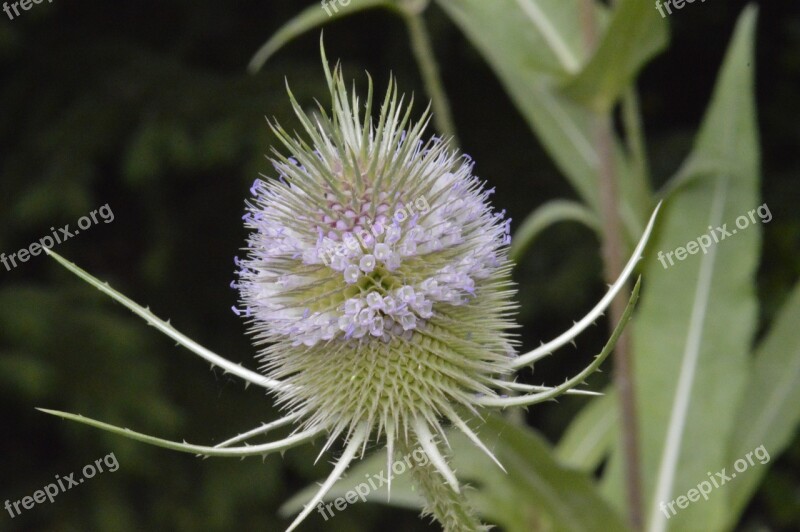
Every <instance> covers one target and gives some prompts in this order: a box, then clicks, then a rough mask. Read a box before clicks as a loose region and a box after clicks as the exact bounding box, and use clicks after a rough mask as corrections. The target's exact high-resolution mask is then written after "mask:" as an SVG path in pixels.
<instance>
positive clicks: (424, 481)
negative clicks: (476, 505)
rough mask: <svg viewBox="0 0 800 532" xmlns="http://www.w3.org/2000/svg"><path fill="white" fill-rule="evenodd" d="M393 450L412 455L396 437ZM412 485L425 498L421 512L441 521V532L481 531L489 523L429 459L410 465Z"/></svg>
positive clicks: (407, 446)
mask: <svg viewBox="0 0 800 532" xmlns="http://www.w3.org/2000/svg"><path fill="white" fill-rule="evenodd" d="M397 453H398V454H399V455H400V456H412V449H411V447H410V446H409V445H408V444H407V443H406V442H402V441H399V442H398V446H397ZM411 475H412V477H413V478H414V485H415V486H416V487H417V488H418V489H419V490H420V493H421V495H422V497H423V498H424V499H425V508H424V509H423V511H422V515H423V516H428V515H429V516H433V518H434V519H436V521H438V522H439V524H440V525H442V530H443V531H444V532H485V531H487V530H489V527H488V526H486V525H484V524H482V523H481V522H480V519H478V517H477V516H476V515H475V511H474V510H473V509H472V506H471V505H470V504H469V502H467V500H466V497H464V494H463V489H462V493H456V492H455V491H454V490H453V488H452V487H451V486H450V485H449V484H448V483H447V482H446V481H445V479H444V477H442V475H441V474H440V473H439V472H438V471H437V470H436V468H435V467H434V465H433V464H432V463H431V462H430V460H426V461H425V462H424V463H423V462H418V461H415V462H414V466H413V467H412V468H411Z"/></svg>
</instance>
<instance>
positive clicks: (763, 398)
mask: <svg viewBox="0 0 800 532" xmlns="http://www.w3.org/2000/svg"><path fill="white" fill-rule="evenodd" d="M798 323H800V283H798V284H797V285H795V287H794V290H793V291H792V293H791V295H790V296H789V299H788V301H787V302H786V304H785V305H784V307H783V308H782V309H781V312H780V314H779V315H778V316H777V318H776V319H775V321H774V323H773V325H772V328H771V329H770V331H769V333H768V334H767V337H766V338H765V339H764V340H763V341H762V342H761V344H760V345H759V347H758V349H757V350H756V354H755V364H754V366H753V370H752V372H751V376H750V379H749V380H748V384H747V389H748V390H749V391H751V392H752V393H748V394H747V395H745V396H744V397H742V402H741V405H740V406H739V415H738V416H737V420H736V430H735V431H734V435H733V439H732V440H731V446H730V452H729V453H728V463H729V464H733V463H734V462H735V461H736V460H738V459H741V458H745V457H746V455H747V454H748V453H751V452H752V451H753V450H754V449H755V448H757V447H759V446H761V445H763V446H764V450H765V451H766V452H767V453H768V454H767V456H768V458H767V460H774V459H776V458H777V456H778V455H779V454H780V453H781V452H782V451H783V450H784V449H786V447H787V446H788V445H789V444H790V443H791V442H792V439H793V438H794V436H795V434H797V429H798V425H800V335H798V334H797V324H798ZM761 456H763V453H761ZM754 461H755V467H752V466H750V467H749V469H747V473H746V474H741V475H739V476H737V478H736V482H734V483H733V484H732V485H731V493H730V502H729V514H728V517H729V521H728V523H729V527H730V528H733V525H734V524H735V523H736V522H737V520H738V516H739V515H740V514H741V512H742V511H743V510H744V508H745V506H747V502H748V501H749V500H750V497H752V496H753V493H754V492H755V490H756V488H757V487H758V485H759V483H760V481H761V479H763V478H764V475H765V474H766V472H767V468H768V467H769V466H767V465H765V464H762V463H760V462H759V461H758V459H757V458H755V459H754ZM768 463H769V462H768ZM748 465H749V462H748Z"/></svg>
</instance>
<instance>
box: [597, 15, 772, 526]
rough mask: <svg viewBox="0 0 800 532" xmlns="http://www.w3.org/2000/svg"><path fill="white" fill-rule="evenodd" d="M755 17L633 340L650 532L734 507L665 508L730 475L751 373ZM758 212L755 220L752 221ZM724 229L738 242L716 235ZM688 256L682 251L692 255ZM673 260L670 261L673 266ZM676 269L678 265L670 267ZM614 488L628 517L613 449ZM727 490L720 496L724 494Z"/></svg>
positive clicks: (664, 236)
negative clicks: (724, 472) (689, 249)
mask: <svg viewBox="0 0 800 532" xmlns="http://www.w3.org/2000/svg"><path fill="white" fill-rule="evenodd" d="M755 21H756V10H755V9H753V8H749V9H747V10H745V12H744V13H743V15H742V16H741V18H740V21H739V24H738V26H737V30H736V34H735V36H734V38H733V42H732V44H731V46H730V48H729V51H728V54H727V58H726V60H725V63H724V65H723V68H722V72H721V74H720V77H719V80H718V83H717V87H716V89H715V92H714V96H713V99H712V103H711V106H710V108H709V110H708V112H707V114H706V117H705V119H704V122H703V126H702V128H701V131H700V133H699V135H698V138H697V140H696V143H695V146H694V149H693V152H692V154H691V156H690V158H689V159H688V161H687V163H686V164H685V165H684V168H683V170H682V171H681V172H680V173H679V178H678V180H677V181H676V183H675V186H673V187H672V189H671V191H672V192H671V196H670V197H669V198H668V199H667V202H666V204H665V207H664V208H665V211H664V214H663V217H662V218H661V221H662V224H661V227H660V234H659V236H658V238H657V240H656V241H655V242H654V243H653V247H652V251H651V253H650V255H649V257H648V259H647V262H646V265H645V268H644V273H643V276H644V277H645V279H647V290H646V292H645V294H644V296H643V298H642V305H641V312H640V314H639V315H638V317H637V321H636V324H635V326H634V328H633V343H632V345H633V352H634V355H635V368H636V372H635V376H636V389H637V391H638V394H637V399H638V405H637V406H638V412H639V416H640V418H641V421H640V435H641V442H640V443H641V445H640V446H641V457H642V473H643V480H644V501H645V504H646V511H647V514H648V520H649V526H648V530H652V531H655V532H658V531H661V530H665V529H666V528H667V527H668V526H669V527H670V528H672V529H675V530H687V529H692V530H719V529H720V528H721V526H722V525H723V523H725V522H726V521H727V513H728V511H729V510H728V505H727V501H726V498H725V497H724V496H720V495H718V494H715V495H716V496H714V497H711V498H710V499H709V500H708V501H702V502H698V503H695V504H691V505H689V506H688V507H686V508H685V509H678V508H677V507H676V509H677V510H678V511H677V514H676V515H671V516H670V518H669V520H668V519H667V516H666V515H665V513H664V512H663V511H662V510H661V508H660V504H662V503H665V504H666V503H669V502H670V501H672V500H674V499H676V498H677V497H678V496H680V495H685V494H687V492H688V490H689V489H691V488H694V487H696V486H697V484H698V483H699V482H702V481H703V480H706V479H707V478H708V475H707V472H709V471H712V472H714V471H719V470H721V469H722V468H726V467H727V468H730V466H731V464H730V463H729V462H728V456H729V455H728V452H729V449H728V442H729V441H730V438H731V437H732V435H733V433H734V429H735V423H736V420H737V419H738V411H737V410H738V403H739V398H740V397H741V396H742V394H743V393H744V390H745V388H744V386H745V380H746V377H747V374H748V372H749V369H750V368H749V359H748V353H749V352H750V347H751V345H752V342H753V337H754V333H755V325H756V317H757V299H756V294H755V283H754V279H755V273H756V266H757V262H758V252H759V247H760V242H761V229H760V227H759V226H760V223H757V222H758V219H756V221H755V222H752V223H750V222H749V221H748V224H747V225H748V226H747V228H746V229H737V227H736V225H735V221H736V220H737V218H738V219H740V220H741V218H739V217H740V216H743V215H744V216H745V218H747V216H748V212H749V211H752V210H753V209H755V208H756V207H757V206H758V203H759V199H758V185H759V149H758V133H757V126H756V117H755V101H754V75H755V66H754V62H753V43H754V33H755ZM753 212H755V211H753ZM723 224H727V227H726V229H727V230H728V231H731V236H727V237H725V239H724V240H720V241H719V242H718V243H715V242H714V240H713V238H712V236H711V234H710V229H709V226H711V227H713V228H714V229H713V232H714V235H717V236H718V237H721V235H720V232H719V231H717V229H716V228H717V227H722V226H723ZM700 238H702V239H703V242H704V243H705V242H706V241H708V245H707V246H705V250H704V251H702V252H701V251H700V250H699V249H697V247H693V249H694V251H695V254H690V255H686V256H683V254H682V255H681V257H683V258H682V259H678V258H677V256H675V254H674V253H673V250H675V249H677V248H679V247H684V246H687V243H689V242H693V241H694V242H695V244H696V243H697V240H698V239H700ZM685 251H686V250H685V249H684V252H685ZM670 253H672V255H670ZM670 261H672V262H673V265H670ZM615 451H616V452H615V455H614V460H613V463H612V464H611V465H612V467H610V468H609V474H608V475H607V479H606V486H605V487H606V491H607V493H608V494H609V497H610V498H611V499H612V500H614V501H615V502H616V503H617V504H618V505H620V506H622V504H623V503H622V501H623V500H624V496H623V494H622V492H623V490H622V488H621V483H622V475H621V469H622V467H621V463H620V458H621V456H620V455H619V453H620V446H619V445H617V446H616V449H615ZM722 489H724V488H722Z"/></svg>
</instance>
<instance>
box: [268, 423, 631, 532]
mask: <svg viewBox="0 0 800 532" xmlns="http://www.w3.org/2000/svg"><path fill="white" fill-rule="evenodd" d="M481 438H482V439H483V440H484V442H485V443H486V444H487V447H489V449H491V451H492V452H493V453H494V454H495V456H496V457H497V458H498V460H499V461H500V462H501V463H502V464H503V465H504V466H505V468H506V469H507V470H508V473H504V472H503V471H501V470H500V469H499V468H498V467H497V465H496V464H494V463H493V462H492V461H491V459H490V458H488V457H487V456H486V455H485V454H484V453H483V452H481V451H480V450H479V449H478V448H477V447H476V446H475V444H473V443H472V442H471V441H470V440H469V439H468V438H467V437H466V436H464V435H463V434H462V433H460V432H451V433H449V434H448V437H447V439H448V441H449V442H450V445H451V447H452V456H453V458H452V461H453V466H454V467H455V469H456V471H457V472H458V475H459V477H460V478H462V479H466V480H467V481H468V482H471V483H472V486H473V488H474V489H467V490H465V493H466V494H467V496H468V498H469V499H470V502H471V503H473V504H474V505H475V507H476V508H477V510H478V511H479V512H480V513H481V515H482V516H483V517H485V518H486V519H487V520H489V521H491V522H493V523H496V524H498V525H500V526H501V527H503V530H507V531H508V532H530V530H537V529H546V530H565V531H566V530H571V531H583V530H626V526H625V524H624V522H623V521H622V519H621V518H620V516H619V515H618V514H617V513H616V512H615V511H614V510H613V509H611V508H610V507H609V505H608V504H607V503H606V502H605V501H603V499H602V498H601V497H600V495H599V494H598V492H597V490H596V488H595V487H594V485H593V483H592V481H591V479H590V478H589V477H588V476H587V475H586V474H584V473H580V472H578V471H575V470H573V469H569V468H566V467H564V466H562V465H560V464H559V463H558V461H557V460H556V459H555V457H554V456H553V453H552V449H551V447H550V446H549V445H548V444H547V443H546V442H545V441H544V440H543V439H542V438H541V437H540V436H539V435H538V434H536V433H535V432H534V431H532V430H531V429H528V428H523V427H519V426H516V425H514V424H511V423H508V422H507V421H506V420H504V419H503V418H501V417H499V416H495V415H491V416H489V417H488V418H487V420H486V423H485V424H484V425H483V426H482V430H481ZM398 461H399V462H401V463H402V457H400V458H398ZM385 470H386V454H385V452H380V453H376V454H375V455H373V456H371V457H370V458H368V459H367V460H365V461H364V462H362V463H360V464H358V465H356V466H355V467H353V468H352V469H351V470H350V472H349V475H348V477H347V478H345V479H343V480H341V481H339V482H338V483H337V484H336V486H334V488H333V490H332V491H331V492H330V493H329V494H328V496H327V497H326V500H328V501H331V500H334V499H335V498H337V497H344V496H345V494H346V493H347V492H348V491H350V490H355V487H356V486H357V485H358V484H362V483H364V482H368V480H369V479H370V478H376V479H377V475H379V474H380V473H381V472H382V471H385ZM315 489H316V486H315V485H314V486H310V487H308V488H307V489H305V490H304V491H302V492H301V493H299V494H298V495H297V496H295V497H294V498H293V499H292V500H290V501H289V502H287V503H286V504H285V505H284V507H283V508H282V509H281V511H282V512H283V513H284V514H291V513H293V512H295V511H297V510H299V509H300V508H301V507H302V506H303V504H305V502H306V501H307V500H308V499H310V497H311V495H312V494H313V493H314V491H315ZM362 491H363V489H362ZM391 495H392V497H391V504H392V505H394V506H400V507H404V508H416V509H419V508H421V507H422V500H421V499H420V497H419V496H418V495H417V494H416V493H415V492H414V490H413V486H412V484H411V475H409V474H408V473H407V472H406V473H405V474H401V475H396V476H395V478H394V479H393V480H392V494H391ZM366 498H367V500H369V501H371V502H381V503H386V502H387V491H386V486H382V487H380V488H379V489H377V490H370V493H369V494H368V495H367V496H366Z"/></svg>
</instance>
